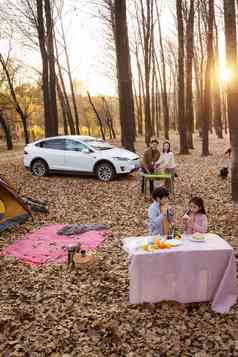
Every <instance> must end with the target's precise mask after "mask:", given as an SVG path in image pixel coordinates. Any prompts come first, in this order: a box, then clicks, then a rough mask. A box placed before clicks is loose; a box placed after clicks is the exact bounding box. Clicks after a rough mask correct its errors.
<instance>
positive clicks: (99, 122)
mask: <svg viewBox="0 0 238 357" xmlns="http://www.w3.org/2000/svg"><path fill="white" fill-rule="evenodd" d="M87 95H88V100H89V103H90V104H91V106H92V108H93V111H94V113H95V114H96V117H97V120H98V124H99V127H100V131H101V136H102V139H103V140H105V133H104V130H103V125H102V119H101V117H100V115H99V113H98V111H97V109H96V107H95V105H94V104H93V101H92V98H91V96H90V93H89V92H87Z"/></svg>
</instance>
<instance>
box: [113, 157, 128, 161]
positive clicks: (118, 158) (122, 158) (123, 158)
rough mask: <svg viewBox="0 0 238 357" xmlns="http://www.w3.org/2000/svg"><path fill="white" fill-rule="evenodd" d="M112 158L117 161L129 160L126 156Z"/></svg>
mask: <svg viewBox="0 0 238 357" xmlns="http://www.w3.org/2000/svg"><path fill="white" fill-rule="evenodd" d="M113 159H114V160H118V161H129V160H130V159H127V158H126V157H113Z"/></svg>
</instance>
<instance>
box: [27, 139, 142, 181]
mask: <svg viewBox="0 0 238 357" xmlns="http://www.w3.org/2000/svg"><path fill="white" fill-rule="evenodd" d="M24 165H25V167H26V168H29V169H31V172H32V173H33V174H34V175H36V176H45V175H48V174H49V173H50V172H64V173H66V172H69V173H80V174H83V173H84V174H94V175H96V176H97V178H98V179H99V180H102V181H110V180H112V179H113V178H114V176H115V175H117V174H129V173H131V172H132V171H134V170H136V169H138V168H139V156H138V155H137V154H135V153H133V152H131V151H128V150H125V149H121V148H116V147H113V146H112V145H111V144H109V143H106V142H105V141H103V140H100V139H97V138H93V137H90V136H80V135H67V136H57V137H50V138H46V139H42V140H38V141H36V142H34V143H31V144H28V145H27V146H26V147H25V148H24Z"/></svg>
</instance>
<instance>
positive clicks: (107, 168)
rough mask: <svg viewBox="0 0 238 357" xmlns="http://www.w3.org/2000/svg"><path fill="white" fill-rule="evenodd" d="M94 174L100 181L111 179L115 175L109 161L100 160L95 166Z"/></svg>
mask: <svg viewBox="0 0 238 357" xmlns="http://www.w3.org/2000/svg"><path fill="white" fill-rule="evenodd" d="M95 173H96V176H97V178H98V179H99V180H100V181H104V182H106V181H111V180H113V178H114V176H115V169H114V167H113V166H112V165H111V164H110V163H109V162H106V161H105V162H101V163H100V164H98V165H97V166H96V170H95Z"/></svg>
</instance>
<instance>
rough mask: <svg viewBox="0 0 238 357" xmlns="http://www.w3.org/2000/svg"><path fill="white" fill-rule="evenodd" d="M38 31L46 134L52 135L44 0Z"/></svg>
mask: <svg viewBox="0 0 238 357" xmlns="http://www.w3.org/2000/svg"><path fill="white" fill-rule="evenodd" d="M36 4H37V32H38V41H39V47H40V53H41V60H42V90H43V101H44V119H45V136H46V137H48V136H51V132H52V130H51V111H50V93H49V68H48V55H47V50H46V34H45V25H44V11H43V0H37V3H36Z"/></svg>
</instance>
